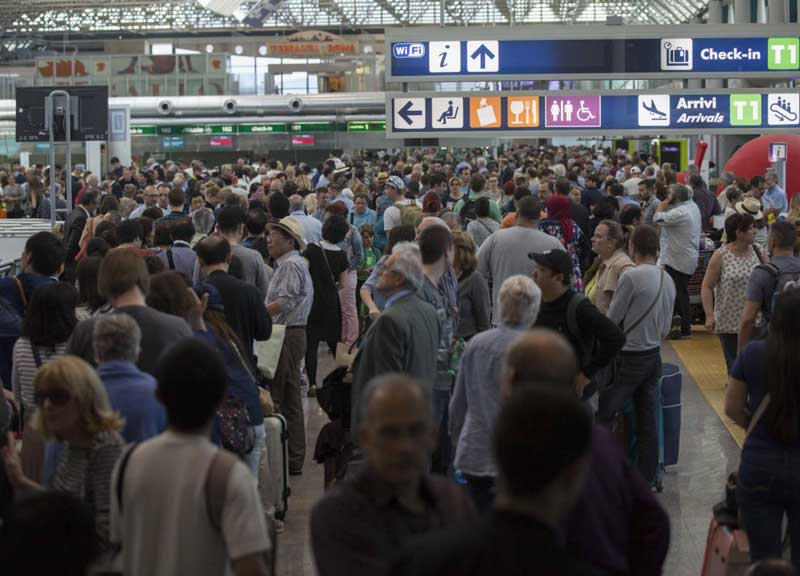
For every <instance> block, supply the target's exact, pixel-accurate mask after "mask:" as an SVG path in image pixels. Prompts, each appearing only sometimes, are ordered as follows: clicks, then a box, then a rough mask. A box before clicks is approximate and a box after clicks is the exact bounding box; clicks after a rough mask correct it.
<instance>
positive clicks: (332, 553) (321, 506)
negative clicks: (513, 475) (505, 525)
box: [311, 373, 475, 576]
mask: <svg viewBox="0 0 800 576" xmlns="http://www.w3.org/2000/svg"><path fill="white" fill-rule="evenodd" d="M358 411H359V414H360V416H359V422H360V426H359V430H358V436H359V443H360V445H361V447H362V448H363V449H364V452H365V454H366V458H367V462H366V466H365V468H364V469H363V470H361V471H360V472H359V473H357V474H356V475H354V476H353V477H352V478H348V479H347V480H345V481H344V482H342V483H340V484H338V485H337V486H336V487H334V488H333V489H332V490H331V491H330V492H328V493H327V494H326V495H325V496H324V497H323V499H322V500H320V502H318V503H317V505H316V506H315V507H314V509H313V510H312V512H311V545H312V549H313V552H314V559H315V561H316V566H317V571H318V572H319V574H320V576H343V575H348V576H384V575H386V574H388V572H389V567H390V563H391V560H392V558H393V556H394V555H395V554H396V553H397V552H398V550H399V548H400V547H401V546H402V545H403V544H405V543H406V542H408V541H409V540H410V539H411V538H412V537H415V536H419V535H421V534H424V533H426V532H429V531H433V530H436V529H441V528H445V527H449V526H455V525H457V524H459V523H461V522H464V521H466V520H469V519H471V518H473V517H474V516H475V512H474V509H473V507H472V503H471V501H470V500H469V498H468V497H467V496H466V494H465V493H464V492H463V491H462V490H461V488H460V487H458V486H457V485H455V484H454V483H453V482H452V481H450V480H449V479H447V478H445V477H442V476H431V475H429V474H427V472H426V470H427V467H428V460H429V458H430V455H431V452H432V450H433V447H434V445H435V442H436V428H435V426H434V425H433V421H432V419H431V400H430V393H429V392H428V391H427V390H426V388H425V387H423V386H422V385H421V384H420V383H419V382H417V381H416V380H413V379H412V378H409V377H408V376H405V375H403V374H398V373H390V374H385V375H383V376H379V377H377V378H374V379H373V380H371V381H370V382H369V384H368V385H367V386H366V388H365V389H364V391H363V392H362V394H361V398H360V402H359V406H358Z"/></svg>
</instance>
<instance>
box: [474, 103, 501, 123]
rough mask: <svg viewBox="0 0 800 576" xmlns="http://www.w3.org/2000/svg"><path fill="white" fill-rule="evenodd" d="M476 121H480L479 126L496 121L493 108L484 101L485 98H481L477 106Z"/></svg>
mask: <svg viewBox="0 0 800 576" xmlns="http://www.w3.org/2000/svg"><path fill="white" fill-rule="evenodd" d="M478 122H480V124H481V126H488V125H489V124H495V123H497V116H496V115H495V113H494V108H493V107H492V106H490V105H489V104H487V103H486V98H481V104H480V106H478Z"/></svg>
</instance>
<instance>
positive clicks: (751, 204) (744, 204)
mask: <svg viewBox="0 0 800 576" xmlns="http://www.w3.org/2000/svg"><path fill="white" fill-rule="evenodd" d="M736 211H737V212H738V213H739V214H750V216H752V217H753V220H761V219H762V218H763V217H764V213H763V212H762V211H761V200H759V199H758V198H745V199H744V200H742V201H741V202H737V203H736Z"/></svg>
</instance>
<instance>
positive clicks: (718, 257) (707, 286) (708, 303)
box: [700, 250, 722, 332]
mask: <svg viewBox="0 0 800 576" xmlns="http://www.w3.org/2000/svg"><path fill="white" fill-rule="evenodd" d="M721 274H722V254H720V251H719V250H717V251H716V252H714V254H713V255H712V256H711V260H709V262H708V268H706V274H705V276H703V286H702V288H701V289H700V295H701V297H702V299H703V311H704V312H705V315H706V330H707V331H708V332H714V328H715V326H716V322H715V321H714V288H715V287H716V285H717V284H719V279H720V275H721Z"/></svg>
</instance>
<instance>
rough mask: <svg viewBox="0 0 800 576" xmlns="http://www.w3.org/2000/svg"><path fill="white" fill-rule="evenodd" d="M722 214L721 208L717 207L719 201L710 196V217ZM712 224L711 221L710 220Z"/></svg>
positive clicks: (712, 195)
mask: <svg viewBox="0 0 800 576" xmlns="http://www.w3.org/2000/svg"><path fill="white" fill-rule="evenodd" d="M720 214H722V206H720V205H719V200H717V197H716V196H714V194H713V193H712V194H711V216H712V217H713V216H719V215H720ZM712 222H713V219H712Z"/></svg>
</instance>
